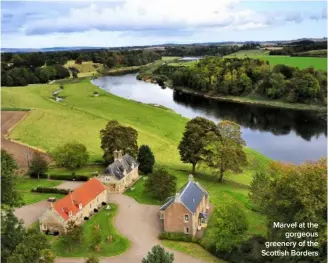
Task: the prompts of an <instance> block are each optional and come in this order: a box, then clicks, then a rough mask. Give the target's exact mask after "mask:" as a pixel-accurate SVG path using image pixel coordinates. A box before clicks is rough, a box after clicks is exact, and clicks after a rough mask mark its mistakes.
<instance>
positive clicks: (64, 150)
mask: <svg viewBox="0 0 328 263" xmlns="http://www.w3.org/2000/svg"><path fill="white" fill-rule="evenodd" d="M53 157H54V159H55V160H56V163H57V164H58V165H60V166H62V167H68V168H70V169H73V170H74V169H76V168H79V167H81V166H83V165H84V164H86V163H87V161H88V159H89V154H88V151H87V148H86V147H85V146H84V145H83V144H82V143H78V142H69V143H66V144H64V145H63V146H58V147H57V148H56V149H55V150H54V152H53Z"/></svg>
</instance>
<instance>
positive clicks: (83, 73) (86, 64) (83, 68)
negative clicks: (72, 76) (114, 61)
mask: <svg viewBox="0 0 328 263" xmlns="http://www.w3.org/2000/svg"><path fill="white" fill-rule="evenodd" d="M64 67H66V68H69V67H74V68H76V69H78V70H79V72H80V73H78V74H77V76H78V77H88V76H92V75H96V74H97V73H98V72H97V70H100V71H101V70H103V68H104V65H103V64H100V63H93V62H92V61H83V62H82V64H76V63H75V61H74V60H69V61H67V63H66V64H65V65H64Z"/></svg>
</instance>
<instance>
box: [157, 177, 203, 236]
mask: <svg viewBox="0 0 328 263" xmlns="http://www.w3.org/2000/svg"><path fill="white" fill-rule="evenodd" d="M209 208H210V206H209V194H208V192H207V191H206V190H205V189H204V188H203V187H202V186H201V185H200V184H199V183H198V182H195V181H194V179H193V176H192V175H189V179H188V183H187V184H186V185H185V186H184V187H183V188H182V189H181V190H180V192H178V193H176V195H175V196H172V197H170V198H168V200H167V201H166V202H165V204H163V205H162V206H161V207H160V213H159V214H160V219H161V220H163V226H164V231H165V232H179V233H185V234H189V235H192V236H194V235H196V233H197V231H199V230H201V229H203V228H205V227H206V226H207V218H208V211H209Z"/></svg>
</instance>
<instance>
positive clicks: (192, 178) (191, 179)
mask: <svg viewBox="0 0 328 263" xmlns="http://www.w3.org/2000/svg"><path fill="white" fill-rule="evenodd" d="M188 181H189V182H190V181H194V177H193V176H192V174H189V175H188Z"/></svg>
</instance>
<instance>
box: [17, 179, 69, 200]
mask: <svg viewBox="0 0 328 263" xmlns="http://www.w3.org/2000/svg"><path fill="white" fill-rule="evenodd" d="M61 183H62V181H49V180H47V179H40V180H38V179H31V178H28V177H18V179H17V190H18V192H19V193H20V194H21V196H22V198H23V202H24V204H26V205H28V204H33V203H36V202H39V201H41V200H45V199H47V198H49V197H57V198H62V197H63V195H60V194H46V193H32V192H31V190H32V189H33V188H36V187H55V186H57V185H59V184H61Z"/></svg>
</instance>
